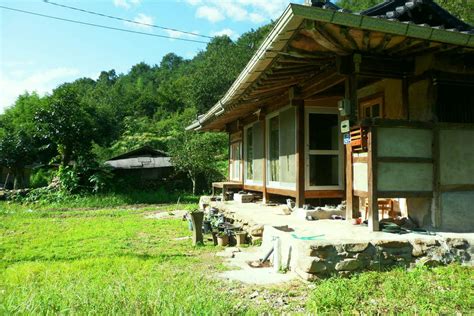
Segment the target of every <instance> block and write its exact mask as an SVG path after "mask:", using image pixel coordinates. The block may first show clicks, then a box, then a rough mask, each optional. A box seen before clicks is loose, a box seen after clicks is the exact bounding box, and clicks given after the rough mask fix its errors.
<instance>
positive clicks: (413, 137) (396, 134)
mask: <svg viewBox="0 0 474 316" xmlns="http://www.w3.org/2000/svg"><path fill="white" fill-rule="evenodd" d="M377 136H378V137H377V144H378V145H377V151H378V156H379V157H417V158H431V157H432V142H433V132H432V131H431V130H428V129H415V128H385V127H384V128H378V129H377Z"/></svg>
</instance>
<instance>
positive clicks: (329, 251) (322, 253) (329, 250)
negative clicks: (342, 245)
mask: <svg viewBox="0 0 474 316" xmlns="http://www.w3.org/2000/svg"><path fill="white" fill-rule="evenodd" d="M336 255H337V250H336V248H335V247H334V245H328V244H320V245H311V248H310V256H311V257H319V258H322V259H328V258H330V257H333V256H336Z"/></svg>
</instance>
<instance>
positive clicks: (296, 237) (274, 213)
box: [211, 202, 474, 280]
mask: <svg viewBox="0 0 474 316" xmlns="http://www.w3.org/2000/svg"><path fill="white" fill-rule="evenodd" d="M211 206H214V207H217V208H218V209H219V212H220V213H223V214H224V217H225V218H226V220H228V221H230V222H231V223H232V224H234V225H236V226H240V227H241V228H242V229H243V230H244V231H246V232H247V233H248V235H249V237H250V240H251V241H252V243H253V244H260V242H261V243H262V244H261V253H262V254H266V253H267V252H268V251H269V250H270V249H271V248H272V247H273V246H274V239H275V238H279V246H278V249H280V251H279V256H277V257H279V258H280V260H281V261H280V264H279V266H280V268H281V269H282V270H291V271H294V272H296V273H297V274H298V275H299V276H300V277H302V278H303V279H306V280H314V279H317V278H322V277H328V276H332V275H341V276H349V275H351V274H353V273H355V272H360V271H384V270H388V269H390V268H394V267H399V266H402V267H411V266H414V265H417V264H420V265H425V266H437V265H444V264H449V263H452V262H460V263H463V264H466V265H473V263H474V260H473V258H474V246H473V245H474V235H473V234H445V233H436V235H435V234H433V235H422V234H414V233H410V234H405V235H397V234H390V233H384V232H373V233H371V232H369V231H368V230H367V228H366V227H361V226H360V225H352V224H350V222H348V221H340V220H339V221H338V220H317V221H306V220H303V219H300V218H299V217H298V216H295V214H292V215H285V214H284V211H283V209H282V208H285V207H286V206H285V205H282V206H272V207H266V206H263V205H260V204H252V203H246V204H238V203H231V202H226V203H216V202H213V203H211ZM308 237H314V239H312V240H309V239H308ZM305 238H306V239H305ZM258 259H260V258H255V260H258ZM270 259H271V260H273V258H272V257H270ZM272 262H273V261H272Z"/></svg>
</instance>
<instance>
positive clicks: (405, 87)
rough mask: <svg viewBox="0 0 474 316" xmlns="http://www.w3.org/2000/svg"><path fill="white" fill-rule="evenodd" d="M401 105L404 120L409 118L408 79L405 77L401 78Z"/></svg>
mask: <svg viewBox="0 0 474 316" xmlns="http://www.w3.org/2000/svg"><path fill="white" fill-rule="evenodd" d="M402 106H403V117H405V119H406V120H408V121H409V120H410V105H409V95H408V79H407V78H406V77H404V78H403V80H402Z"/></svg>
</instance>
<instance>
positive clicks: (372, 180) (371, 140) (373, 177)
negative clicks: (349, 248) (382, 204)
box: [367, 127, 380, 232]
mask: <svg viewBox="0 0 474 316" xmlns="http://www.w3.org/2000/svg"><path fill="white" fill-rule="evenodd" d="M368 148H369V151H368V155H367V158H368V161H367V167H368V183H369V190H368V195H367V198H368V204H369V230H370V231H373V232H374V231H379V230H380V229H379V205H378V197H379V196H378V192H377V176H378V174H377V129H376V128H374V127H372V128H371V129H370V130H369V134H368Z"/></svg>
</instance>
